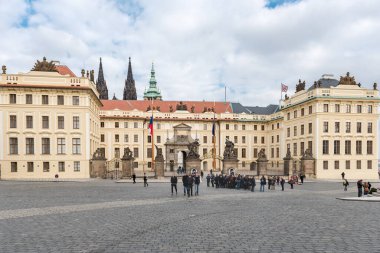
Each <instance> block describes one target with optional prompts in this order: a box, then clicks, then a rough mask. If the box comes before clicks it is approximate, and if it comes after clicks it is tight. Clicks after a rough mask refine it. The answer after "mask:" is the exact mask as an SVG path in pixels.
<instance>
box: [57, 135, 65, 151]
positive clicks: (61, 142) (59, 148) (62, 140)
mask: <svg viewBox="0 0 380 253" xmlns="http://www.w3.org/2000/svg"><path fill="white" fill-rule="evenodd" d="M65 153H66V139H65V138H58V139H57V154H65Z"/></svg>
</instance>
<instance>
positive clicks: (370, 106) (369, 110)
mask: <svg viewBox="0 0 380 253" xmlns="http://www.w3.org/2000/svg"><path fill="white" fill-rule="evenodd" d="M368 113H372V105H369V106H368Z"/></svg>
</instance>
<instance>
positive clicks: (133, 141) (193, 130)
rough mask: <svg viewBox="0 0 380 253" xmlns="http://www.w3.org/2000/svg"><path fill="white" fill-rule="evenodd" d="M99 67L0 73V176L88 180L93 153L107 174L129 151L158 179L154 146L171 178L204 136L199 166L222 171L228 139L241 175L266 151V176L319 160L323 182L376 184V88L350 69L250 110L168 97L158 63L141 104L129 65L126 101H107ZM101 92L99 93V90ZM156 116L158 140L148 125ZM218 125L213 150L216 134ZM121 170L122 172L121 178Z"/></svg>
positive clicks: (44, 65) (136, 165)
mask: <svg viewBox="0 0 380 253" xmlns="http://www.w3.org/2000/svg"><path fill="white" fill-rule="evenodd" d="M102 69H103V68H102V66H101V68H100V71H99V77H98V80H97V81H96V82H95V80H94V72H93V71H87V72H86V71H84V70H82V72H81V76H80V77H77V76H76V75H75V74H74V73H73V72H72V71H71V70H70V69H69V68H68V67H67V66H63V65H56V64H54V63H53V62H47V61H46V59H44V60H43V61H42V62H39V61H38V62H37V63H36V65H35V66H34V68H33V69H32V70H31V71H30V72H28V73H18V74H8V73H6V67H5V66H3V68H2V70H3V71H2V74H1V76H0V145H1V146H0V147H1V149H0V172H1V179H8V180H11V179H13V180H17V179H51V178H54V177H55V176H56V175H58V177H59V178H66V179H83V178H89V177H90V170H91V161H92V159H93V158H94V157H93V156H94V154H95V153H96V152H95V151H98V153H99V152H100V153H101V154H102V157H105V159H106V160H105V163H106V169H107V173H110V175H111V174H112V176H113V177H115V176H116V177H117V176H118V171H121V167H122V166H121V162H122V160H121V158H122V157H123V154H124V153H125V152H126V151H127V148H129V150H131V151H132V154H133V157H134V160H133V165H132V166H133V169H134V171H135V172H136V173H137V174H142V173H143V172H148V173H153V172H152V171H154V168H152V162H151V161H152V154H153V152H154V153H156V151H153V152H152V141H153V142H154V145H155V147H156V148H157V149H161V150H162V154H163V157H164V164H165V165H164V170H165V173H167V174H168V175H171V174H172V172H173V171H176V170H177V169H178V167H186V163H185V161H186V157H187V155H188V152H189V150H188V148H187V145H188V144H189V143H190V142H192V141H195V140H197V141H198V142H199V144H200V145H199V148H198V153H199V155H200V159H201V169H202V170H203V171H205V172H208V171H209V170H210V169H212V167H213V154H214V153H213V148H214V146H215V148H216V151H215V153H216V171H221V170H222V168H223V153H224V148H225V140H226V139H228V140H230V141H232V142H233V143H234V151H235V153H236V154H237V159H238V163H237V166H236V168H234V169H235V170H236V172H237V173H242V174H255V173H257V159H258V156H259V153H260V151H261V150H263V151H264V152H265V156H266V158H267V160H268V174H272V175H283V174H284V157H288V158H291V163H290V171H289V174H293V173H299V172H300V171H302V168H301V164H302V157H304V156H305V155H306V154H307V155H309V156H310V155H311V156H312V159H314V161H315V169H314V176H315V177H316V178H321V179H338V178H341V173H342V172H345V174H346V178H349V179H356V178H363V179H377V178H378V169H377V163H378V136H379V135H378V127H379V114H378V104H379V92H378V90H377V87H376V86H377V85H376V84H374V85H373V87H371V88H364V87H362V86H361V84H360V83H356V81H355V79H354V77H352V76H350V74H349V73H347V74H346V75H344V76H341V77H340V78H339V80H338V79H335V78H334V77H333V76H331V75H324V76H322V77H321V78H320V79H319V80H318V81H316V82H315V83H314V84H313V85H310V87H305V82H301V81H299V83H298V84H297V86H296V92H295V94H293V95H291V96H289V97H288V96H286V97H285V99H284V100H282V101H281V103H280V104H279V105H269V106H266V107H257V106H243V105H241V104H240V103H232V102H208V101H165V100H164V97H163V96H162V94H161V91H160V90H159V89H158V87H157V82H156V79H155V72H154V69H153V66H152V70H151V80H150V82H149V88H148V90H146V91H145V93H144V100H136V99H133V98H135V97H136V95H135V94H128V92H130V91H131V92H132V93H135V92H136V89H135V87H134V85H135V83H134V80H133V75H132V73H131V64H130V63H129V70H128V78H127V81H126V87H125V89H124V94H123V98H126V99H128V98H132V100H117V99H116V97H115V96H114V99H113V100H104V99H100V95H99V94H100V93H101V97H102V98H104V97H108V89H107V87H106V82H105V79H104V75H103V70H102ZM99 91H100V92H99ZM152 115H153V117H154V136H153V137H154V139H153V140H152V137H151V136H150V135H149V129H148V124H149V119H150V117H151V116H152ZM213 124H215V145H214V143H213V134H212V128H213ZM115 172H116V174H115Z"/></svg>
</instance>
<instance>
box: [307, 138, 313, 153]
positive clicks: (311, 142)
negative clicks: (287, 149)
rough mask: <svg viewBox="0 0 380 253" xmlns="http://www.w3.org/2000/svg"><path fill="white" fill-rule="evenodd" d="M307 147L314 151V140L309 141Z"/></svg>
mask: <svg viewBox="0 0 380 253" xmlns="http://www.w3.org/2000/svg"><path fill="white" fill-rule="evenodd" d="M307 148H308V149H309V150H310V152H311V153H313V141H308V142H307Z"/></svg>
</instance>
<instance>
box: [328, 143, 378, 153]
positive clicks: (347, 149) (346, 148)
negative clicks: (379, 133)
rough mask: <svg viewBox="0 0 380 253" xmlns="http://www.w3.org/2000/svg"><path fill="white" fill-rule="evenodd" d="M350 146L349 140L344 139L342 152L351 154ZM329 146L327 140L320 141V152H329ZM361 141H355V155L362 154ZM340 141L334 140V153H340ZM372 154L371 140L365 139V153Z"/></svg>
mask: <svg viewBox="0 0 380 253" xmlns="http://www.w3.org/2000/svg"><path fill="white" fill-rule="evenodd" d="M351 146H352V143H351V141H350V140H345V141H344V154H345V155H351ZM329 147H330V143H329V141H328V140H323V141H322V154H324V155H328V154H329ZM362 149H363V146H362V141H356V146H355V150H356V154H357V155H362ZM340 154H341V151H340V141H339V140H334V155H340ZM372 154H373V141H367V155H372Z"/></svg>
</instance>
